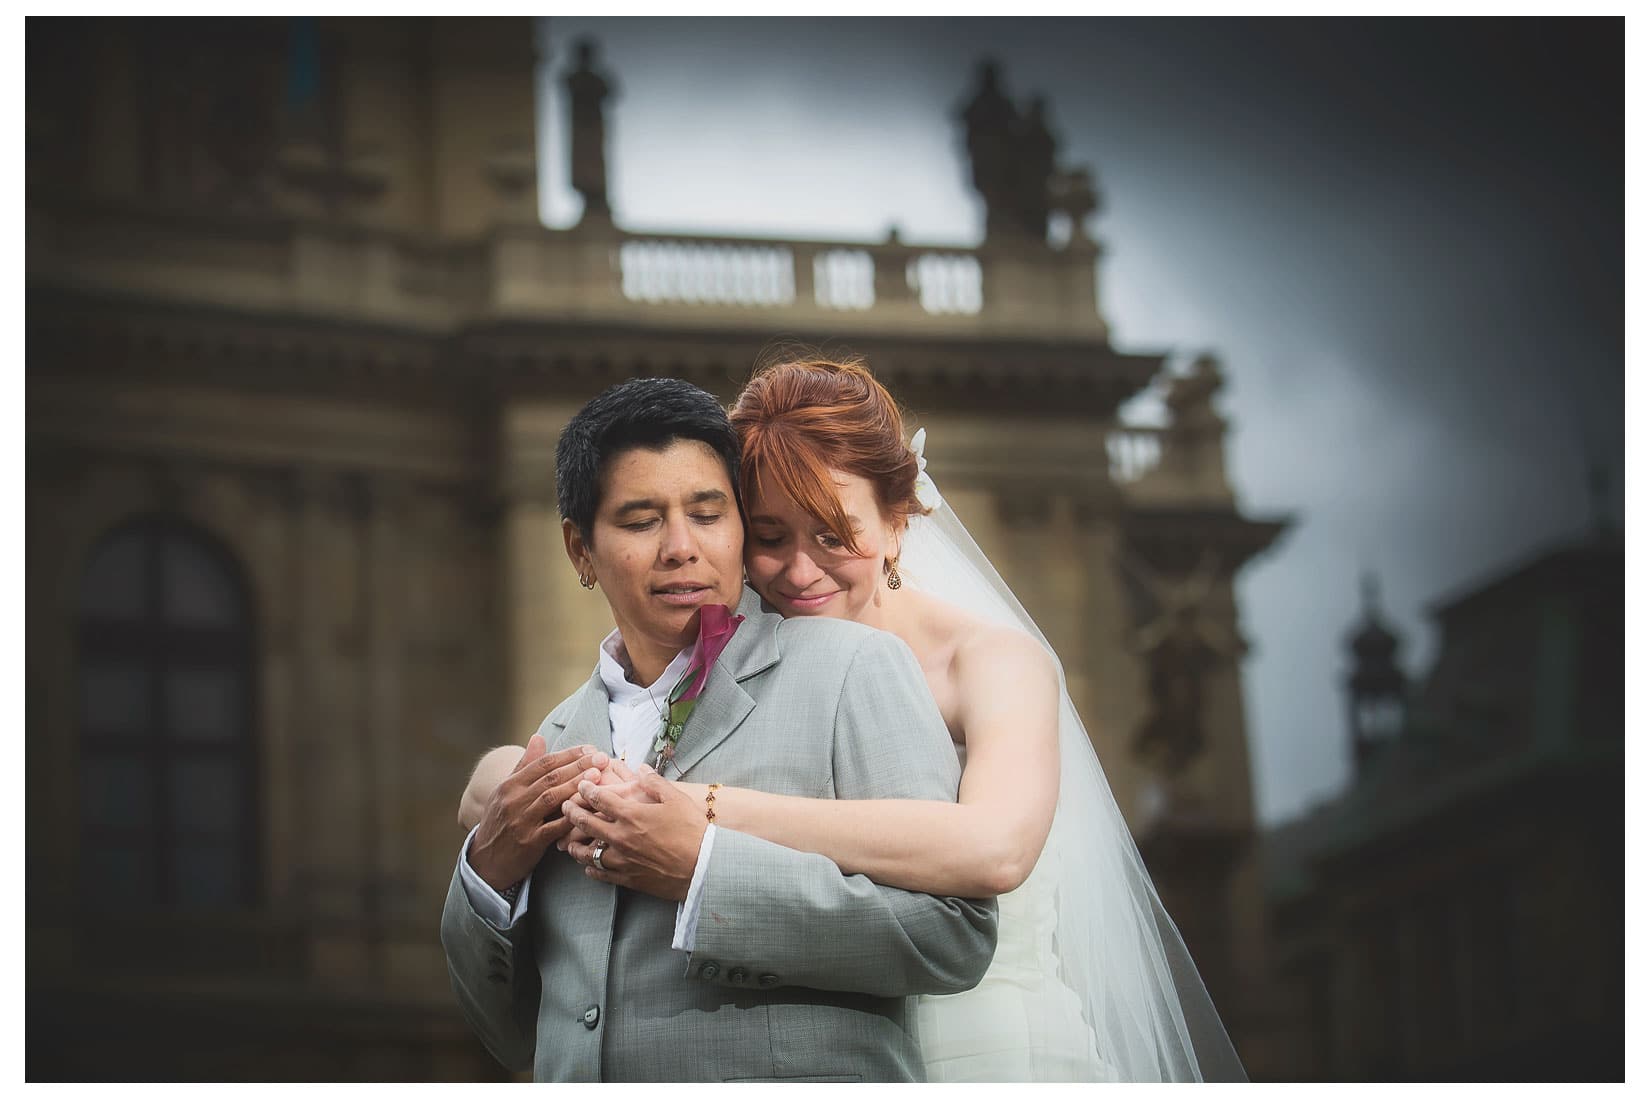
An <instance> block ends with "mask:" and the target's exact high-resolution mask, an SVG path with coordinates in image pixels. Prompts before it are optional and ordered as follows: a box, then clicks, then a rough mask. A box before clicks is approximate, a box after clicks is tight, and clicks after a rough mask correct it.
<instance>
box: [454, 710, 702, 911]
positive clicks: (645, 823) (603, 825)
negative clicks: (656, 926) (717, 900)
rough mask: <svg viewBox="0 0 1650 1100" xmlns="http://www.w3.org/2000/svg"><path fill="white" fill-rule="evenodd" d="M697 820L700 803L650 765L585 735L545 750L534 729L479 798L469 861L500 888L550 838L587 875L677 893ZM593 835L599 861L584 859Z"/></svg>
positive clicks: (689, 872) (688, 878) (682, 888)
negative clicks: (629, 760)
mask: <svg viewBox="0 0 1650 1100" xmlns="http://www.w3.org/2000/svg"><path fill="white" fill-rule="evenodd" d="M705 824H706V823H705V815H704V811H703V809H702V808H701V807H700V806H699V805H698V803H696V802H694V801H693V800H692V799H691V798H689V797H688V796H686V795H684V794H683V793H681V792H680V791H678V790H677V789H676V788H675V787H674V786H672V785H671V784H670V782H669V781H667V780H666V779H665V778H664V777H663V776H660V775H658V774H657V773H655V772H654V771H653V770H652V769H651V768H646V767H644V768H643V769H642V770H641V771H640V772H635V771H632V770H631V769H630V768H628V767H627V766H626V765H625V764H624V762H623V761H619V760H614V759H613V758H612V757H611V756H609V755H608V754H607V753H605V752H601V751H599V750H597V749H596V748H594V747H593V746H590V745H579V746H575V747H573V748H568V749H562V750H559V751H557V752H553V753H547V752H546V751H545V743H544V738H542V737H540V736H539V735H538V734H534V735H533V736H532V737H531V738H530V739H529V740H528V742H527V749H526V751H525V752H524V753H522V757H521V761H520V762H519V763H518V764H517V765H516V766H515V769H514V770H513V771H511V773H510V774H509V775H508V776H506V777H505V779H504V781H503V782H501V783H500V784H499V785H498V787H497V788H496V789H495V790H494V791H493V793H492V795H491V797H490V798H488V800H487V805H486V808H485V809H484V810H483V812H482V816H481V822H480V824H478V825H477V826H476V836H475V840H474V841H472V842H471V844H470V866H471V867H472V868H473V869H474V870H475V872H476V874H477V875H479V876H480V877H481V879H482V881H484V882H486V883H487V885H488V886H490V887H492V888H493V889H494V890H497V891H499V892H500V893H503V892H504V891H505V890H507V889H509V888H510V887H511V886H513V885H515V884H516V883H518V882H520V881H521V880H523V879H525V878H526V877H527V876H528V875H530V874H532V872H533V868H534V867H536V866H537V865H538V862H539V860H540V859H542V858H543V856H544V853H545V852H546V851H548V850H549V848H550V845H552V844H554V845H555V846H556V847H557V848H558V849H560V850H561V851H563V852H566V853H567V854H568V855H569V856H570V857H571V858H572V859H573V860H574V861H576V862H578V863H580V864H582V865H583V866H584V868H585V874H587V875H589V876H590V877H591V878H594V879H597V880H599V881H601V882H606V883H611V884H612V885H614V886H623V887H627V888H629V889H632V890H639V891H641V892H642V893H646V894H652V895H654V896H655V897H660V898H665V899H666V900H669V901H681V900H683V899H685V898H686V897H687V891H688V885H689V883H691V882H692V881H693V868H694V865H695V864H696V863H697V862H698V859H699V847H700V844H701V842H702V841H703V839H704V835H705ZM597 844H600V845H601V846H602V866H601V868H600V869H597V868H596V867H594V866H593V865H592V864H593V856H594V851H595V846H596V845H597Z"/></svg>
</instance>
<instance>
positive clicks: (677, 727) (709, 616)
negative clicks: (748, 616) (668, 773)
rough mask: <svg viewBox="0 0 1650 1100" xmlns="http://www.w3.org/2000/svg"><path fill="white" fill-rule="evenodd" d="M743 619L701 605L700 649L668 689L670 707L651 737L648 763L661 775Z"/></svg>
mask: <svg viewBox="0 0 1650 1100" xmlns="http://www.w3.org/2000/svg"><path fill="white" fill-rule="evenodd" d="M744 621H745V616H743V615H735V614H732V613H731V612H730V611H729V610H728V609H727V608H725V607H723V606H722V605H721V604H719V603H713V604H706V605H705V606H704V607H702V608H700V610H699V652H698V655H697V656H696V657H694V659H693V663H692V664H690V665H688V670H687V671H686V672H684V673H682V678H681V679H680V680H678V681H676V686H675V687H673V688H671V689H670V709H669V710H668V711H666V712H665V723H664V728H663V729H661V730H660V731H659V736H658V737H655V738H654V739H653V760H652V761H651V763H652V766H653V770H654V771H657V772H660V773H661V774H662V773H663V772H664V770H665V765H666V764H669V763H670V762H671V761H672V760H674V759H676V742H677V741H680V740H681V739H682V731H683V730H684V729H686V728H687V720H688V717H689V716H690V715H691V714H692V713H693V708H694V707H695V706H697V705H698V704H699V696H700V695H701V694H703V693H704V690H705V685H706V684H707V683H709V682H710V670H711V667H712V666H713V665H715V664H716V658H718V657H720V656H721V655H722V650H724V649H726V648H727V646H728V642H729V641H731V640H732V639H733V632H734V631H736V630H738V629H739V624H740V623H742V622H744Z"/></svg>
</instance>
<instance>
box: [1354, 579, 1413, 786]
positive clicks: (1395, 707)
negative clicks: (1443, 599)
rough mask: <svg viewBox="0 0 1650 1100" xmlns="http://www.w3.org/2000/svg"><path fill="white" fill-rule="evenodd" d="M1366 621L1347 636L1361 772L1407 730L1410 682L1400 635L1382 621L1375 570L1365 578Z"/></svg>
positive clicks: (1355, 757) (1356, 749) (1355, 752)
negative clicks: (1401, 661) (1401, 654)
mask: <svg viewBox="0 0 1650 1100" xmlns="http://www.w3.org/2000/svg"><path fill="white" fill-rule="evenodd" d="M1363 599H1364V618H1363V622H1362V623H1360V624H1359V625H1358V627H1357V628H1356V629H1355V630H1354V631H1353V632H1352V634H1351V636H1350V637H1349V638H1348V639H1347V648H1349V649H1350V650H1351V651H1352V674H1351V675H1350V676H1348V677H1347V703H1348V717H1349V720H1350V723H1351V728H1352V752H1353V758H1354V759H1355V760H1356V762H1357V765H1358V768H1359V770H1360V771H1361V770H1362V769H1363V767H1364V765H1365V764H1366V763H1367V762H1368V761H1369V759H1370V758H1371V757H1372V756H1373V755H1374V754H1375V753H1376V752H1377V751H1378V750H1379V748H1380V747H1381V746H1382V745H1384V744H1387V743H1389V742H1391V741H1393V740H1396V739H1397V737H1398V735H1399V734H1400V733H1402V732H1403V728H1404V719H1405V716H1406V713H1407V710H1408V685H1407V683H1406V681H1405V679H1404V674H1403V671H1402V670H1401V669H1399V668H1398V662H1397V655H1398V646H1399V639H1398V636H1397V635H1396V634H1394V633H1393V632H1392V631H1391V630H1389V629H1387V627H1386V625H1385V624H1384V623H1383V622H1382V619H1381V613H1380V609H1379V607H1378V606H1377V605H1378V602H1379V590H1378V586H1377V584H1376V580H1375V577H1374V575H1373V574H1366V575H1365V576H1364V580H1363Z"/></svg>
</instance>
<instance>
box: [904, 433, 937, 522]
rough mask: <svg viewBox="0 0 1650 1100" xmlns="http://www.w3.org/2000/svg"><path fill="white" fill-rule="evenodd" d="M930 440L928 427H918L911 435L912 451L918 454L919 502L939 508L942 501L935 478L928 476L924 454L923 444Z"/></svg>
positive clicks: (925, 505) (929, 506)
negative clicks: (915, 432) (914, 433)
mask: <svg viewBox="0 0 1650 1100" xmlns="http://www.w3.org/2000/svg"><path fill="white" fill-rule="evenodd" d="M927 441H928V429H927V428H918V429H917V434H916V435H914V436H912V437H911V453H912V454H914V455H916V456H917V485H916V489H917V502H918V503H919V504H921V505H922V506H923V507H924V508H938V507H939V506H940V505H941V504H942V503H944V502H943V501H942V500H941V499H940V491H939V489H938V487H936V486H935V484H934V479H933V478H931V477H929V476H928V460H927V459H926V458H924V457H923V456H922V448H923V444H924V443H926V442H927Z"/></svg>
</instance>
